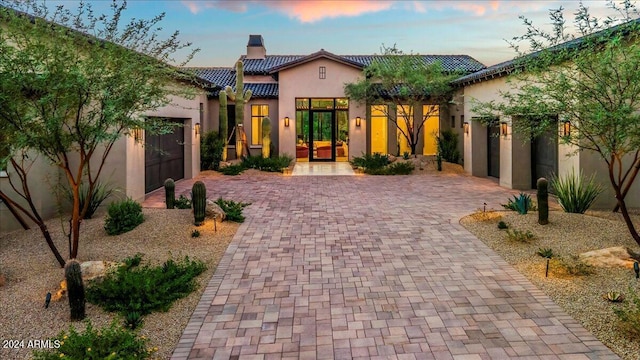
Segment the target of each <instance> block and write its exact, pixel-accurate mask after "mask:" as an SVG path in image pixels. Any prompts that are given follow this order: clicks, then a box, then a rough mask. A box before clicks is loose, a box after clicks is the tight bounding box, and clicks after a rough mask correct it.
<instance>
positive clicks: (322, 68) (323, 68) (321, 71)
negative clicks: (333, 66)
mask: <svg viewBox="0 0 640 360" xmlns="http://www.w3.org/2000/svg"><path fill="white" fill-rule="evenodd" d="M318 75H319V76H320V79H326V78H327V67H326V66H320V68H319V69H318Z"/></svg>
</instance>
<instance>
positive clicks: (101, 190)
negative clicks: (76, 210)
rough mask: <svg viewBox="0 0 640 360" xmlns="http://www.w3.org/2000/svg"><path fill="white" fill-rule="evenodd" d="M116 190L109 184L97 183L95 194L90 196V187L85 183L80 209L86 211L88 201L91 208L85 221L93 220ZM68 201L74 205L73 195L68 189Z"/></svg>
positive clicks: (81, 188) (81, 190) (81, 187)
mask: <svg viewBox="0 0 640 360" xmlns="http://www.w3.org/2000/svg"><path fill="white" fill-rule="evenodd" d="M114 191H115V189H114V188H112V187H111V185H109V184H104V183H101V182H96V183H95V185H94V186H93V192H92V193H91V194H89V185H88V184H86V183H83V184H82V185H80V209H84V204H85V203H86V202H87V201H88V202H89V206H88V207H87V212H86V213H85V214H84V219H91V218H92V217H93V215H94V214H95V213H96V211H98V208H99V207H100V205H101V204H102V202H103V201H105V200H106V199H107V198H108V197H109V196H111V195H112V194H113V193H114ZM66 192H67V199H69V201H71V202H72V203H73V194H72V193H71V190H69V189H67V190H66Z"/></svg>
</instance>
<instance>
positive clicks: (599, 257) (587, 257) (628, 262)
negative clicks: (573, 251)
mask: <svg viewBox="0 0 640 360" xmlns="http://www.w3.org/2000/svg"><path fill="white" fill-rule="evenodd" d="M638 257H640V256H639V255H638V254H635V253H633V251H631V250H630V249H628V248H626V247H624V246H616V247H610V248H606V249H600V250H593V251H589V252H585V253H582V254H580V260H582V261H584V262H585V263H587V264H589V265H592V266H600V267H625V268H628V269H633V263H634V262H636V261H638Z"/></svg>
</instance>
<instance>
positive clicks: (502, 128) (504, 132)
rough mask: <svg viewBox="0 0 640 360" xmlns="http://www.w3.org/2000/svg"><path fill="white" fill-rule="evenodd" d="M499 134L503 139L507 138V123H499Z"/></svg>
mask: <svg viewBox="0 0 640 360" xmlns="http://www.w3.org/2000/svg"><path fill="white" fill-rule="evenodd" d="M500 134H502V136H504V137H507V123H506V122H504V121H503V122H501V123H500Z"/></svg>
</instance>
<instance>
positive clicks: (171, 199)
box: [164, 178, 176, 209]
mask: <svg viewBox="0 0 640 360" xmlns="http://www.w3.org/2000/svg"><path fill="white" fill-rule="evenodd" d="M164 198H165V200H164V201H165V203H167V209H173V208H174V206H175V205H174V203H175V201H176V183H175V182H174V181H173V179H172V178H168V179H167V180H165V181H164Z"/></svg>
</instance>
